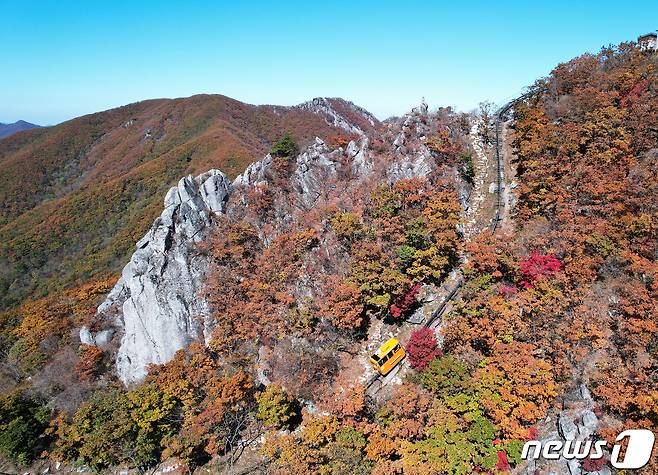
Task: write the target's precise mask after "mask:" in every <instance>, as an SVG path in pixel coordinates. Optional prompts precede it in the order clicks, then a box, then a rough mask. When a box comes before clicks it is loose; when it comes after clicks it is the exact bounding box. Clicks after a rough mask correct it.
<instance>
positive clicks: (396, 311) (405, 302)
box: [390, 283, 420, 318]
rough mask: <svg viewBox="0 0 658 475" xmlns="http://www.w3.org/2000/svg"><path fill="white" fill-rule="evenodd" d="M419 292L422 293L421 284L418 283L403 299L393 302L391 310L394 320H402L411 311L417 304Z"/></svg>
mask: <svg viewBox="0 0 658 475" xmlns="http://www.w3.org/2000/svg"><path fill="white" fill-rule="evenodd" d="M418 292H420V284H419V283H416V284H414V285H413V286H412V287H411V288H410V289H409V290H407V291H406V292H405V293H404V295H402V297H400V298H399V299H397V300H396V301H395V302H393V305H391V309H390V310H391V315H392V316H393V318H401V317H402V316H404V315H406V314H407V313H408V312H409V310H411V308H412V307H413V306H414V304H415V303H416V297H417V296H418Z"/></svg>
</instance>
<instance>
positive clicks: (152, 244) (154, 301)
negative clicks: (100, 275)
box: [80, 170, 230, 384]
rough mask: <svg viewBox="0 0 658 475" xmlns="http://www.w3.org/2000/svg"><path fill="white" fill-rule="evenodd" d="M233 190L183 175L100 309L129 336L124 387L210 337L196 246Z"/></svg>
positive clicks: (120, 358) (121, 353)
mask: <svg viewBox="0 0 658 475" xmlns="http://www.w3.org/2000/svg"><path fill="white" fill-rule="evenodd" d="M229 191H230V182H229V181H228V179H227V178H226V176H225V175H224V174H223V173H222V172H220V171H218V170H211V171H209V172H207V173H204V174H202V175H199V176H198V177H196V178H193V177H192V176H187V177H185V178H182V179H181V180H180V181H179V182H178V185H177V186H175V187H173V188H171V189H170V190H169V192H168V193H167V195H166V197H165V200H164V205H165V208H164V211H163V212H162V214H161V215H160V217H158V218H157V219H156V220H155V222H154V223H153V226H152V227H151V229H150V230H149V231H148V232H147V233H146V235H145V236H144V237H143V238H142V239H140V240H139V241H138V242H137V250H136V251H135V253H134V254H133V256H132V258H131V259H130V262H129V263H128V264H127V265H126V266H125V267H124V269H123V272H122V274H121V278H120V279H119V281H118V282H117V284H116V285H115V287H114V288H113V289H112V291H111V292H110V294H109V295H108V297H107V299H106V300H105V302H103V303H102V304H101V305H100V306H99V308H98V311H99V312H107V313H109V312H111V311H112V310H113V309H114V310H115V311H116V314H115V315H114V316H113V318H114V322H115V325H116V326H117V327H119V329H120V330H122V334H123V336H122V339H121V344H120V347H119V350H118V353H117V360H116V366H117V373H118V375H119V378H120V379H121V380H122V381H123V382H124V383H125V384H133V383H137V382H140V381H141V380H143V379H144V377H145V376H146V367H147V366H148V365H149V364H153V363H165V362H167V361H169V360H170V359H171V358H172V357H173V356H174V354H175V353H176V351H178V350H179V349H181V348H184V347H185V346H187V345H189V344H190V343H191V342H192V341H194V340H197V339H199V338H204V339H205V340H206V341H207V340H208V338H209V337H210V331H211V330H212V322H211V321H210V318H209V312H208V308H207V305H206V303H205V302H204V301H203V300H202V299H199V298H198V293H199V290H200V289H201V285H202V277H203V275H204V274H205V272H206V269H207V264H208V263H207V258H206V257H205V256H203V255H202V254H199V253H197V252H196V251H195V247H194V243H196V242H199V241H200V240H201V239H203V237H204V236H205V231H206V229H207V228H208V226H209V225H210V224H211V221H212V215H213V214H216V213H221V212H222V211H223V210H224V206H225V202H226V199H227V198H228V195H229ZM108 337H111V335H108V334H104V333H103V332H100V333H98V334H96V335H93V334H92V333H91V332H90V331H89V330H88V329H87V328H84V327H83V328H82V329H81V330H80V340H81V341H83V342H84V343H87V344H97V345H99V346H104V345H106V344H107V343H108Z"/></svg>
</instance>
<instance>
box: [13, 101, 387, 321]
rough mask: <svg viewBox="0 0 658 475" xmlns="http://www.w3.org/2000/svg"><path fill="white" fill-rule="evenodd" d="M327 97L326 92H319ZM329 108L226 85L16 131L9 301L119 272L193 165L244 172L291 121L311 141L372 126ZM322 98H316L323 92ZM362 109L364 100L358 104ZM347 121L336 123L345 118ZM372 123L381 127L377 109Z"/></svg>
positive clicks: (293, 130) (347, 107)
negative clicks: (263, 100)
mask: <svg viewBox="0 0 658 475" xmlns="http://www.w3.org/2000/svg"><path fill="white" fill-rule="evenodd" d="M318 101H319V100H318ZM322 101H324V102H326V104H328V106H327V107H326V109H327V110H319V109H318V108H315V109H314V108H312V107H308V104H309V103H307V104H304V107H302V106H298V107H279V106H252V105H249V104H244V103H241V102H239V101H236V100H233V99H229V98H227V97H224V96H219V95H215V96H209V95H200V96H194V97H190V98H186V99H173V100H164V99H163V100H151V101H144V102H140V103H136V104H131V105H128V106H125V107H120V108H117V109H112V110H109V111H106V112H100V113H97V114H91V115H88V116H84V117H80V118H78V119H73V120H71V121H68V122H65V123H63V124H60V125H57V126H54V127H46V128H42V129H38V130H33V131H30V132H28V133H24V134H18V135H14V136H11V137H8V138H5V139H4V140H2V141H1V146H0V167H2V174H1V175H0V240H1V242H2V244H1V245H0V289H1V291H2V298H1V299H0V308H7V307H8V306H12V305H16V304H18V303H20V302H21V301H22V300H23V299H24V298H25V297H26V296H32V297H38V296H43V295H45V294H47V293H49V292H50V291H52V290H61V289H63V288H66V287H70V286H71V285H74V284H79V283H81V282H84V281H85V280H87V279H89V278H90V277H91V276H94V275H102V274H103V273H107V272H116V271H118V270H119V269H120V267H121V266H122V265H123V263H124V262H125V261H126V258H127V256H129V254H130V249H131V248H132V246H133V243H134V242H135V241H136V240H137V239H139V237H140V236H141V235H142V234H143V233H144V232H145V231H146V229H148V226H149V225H150V224H151V222H152V221H153V219H154V218H155V217H156V216H157V214H158V213H159V209H160V206H161V198H160V195H161V194H162V193H164V192H165V191H166V190H167V189H168V187H169V186H171V185H172V184H174V183H176V182H177V181H178V180H179V179H180V177H181V176H184V175H186V174H188V173H192V174H198V173H202V172H204V171H206V170H208V169H210V168H221V169H222V170H223V171H225V172H226V173H227V174H229V176H235V175H237V174H238V173H240V172H241V171H242V170H243V169H244V167H245V166H246V165H248V164H249V163H250V162H251V161H253V160H254V157H257V156H259V155H262V154H263V153H264V152H266V151H267V150H268V149H269V147H271V145H272V144H273V143H274V141H275V140H276V139H277V138H278V137H279V136H280V135H281V133H282V131H287V132H289V133H290V134H291V135H292V136H293V137H294V138H295V139H296V140H298V141H300V143H302V144H304V143H307V142H309V141H310V140H312V139H313V138H314V137H315V136H316V135H322V136H326V137H328V140H338V139H339V138H340V137H341V136H343V139H344V138H346V137H350V136H351V134H353V133H355V131H358V130H360V129H359V128H358V126H354V127H352V128H349V130H346V128H345V126H346V125H348V124H349V122H348V120H347V119H343V122H344V123H342V124H341V123H340V122H339V121H337V120H336V117H342V116H341V115H340V113H334V115H333V116H331V117H329V116H328V112H327V111H329V112H334V111H333V109H332V106H335V107H342V109H341V110H342V112H343V113H347V112H346V111H352V114H353V116H352V119H354V118H355V117H356V116H358V115H359V114H361V112H360V111H359V109H357V108H356V106H354V105H353V104H351V103H348V102H346V101H342V100H340V99H322ZM311 103H312V102H311ZM354 111H356V112H354ZM334 122H336V125H334ZM359 126H360V127H363V128H365V129H368V128H372V129H374V128H376V127H377V126H378V122H377V120H376V119H374V118H373V117H372V116H371V115H367V116H364V118H362V120H361V122H360V124H359Z"/></svg>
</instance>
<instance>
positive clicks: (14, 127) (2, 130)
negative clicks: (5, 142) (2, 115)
mask: <svg viewBox="0 0 658 475" xmlns="http://www.w3.org/2000/svg"><path fill="white" fill-rule="evenodd" d="M37 127H41V126H40V125H36V124H31V123H29V122H25V121H24V120H19V121H16V122H14V123H13V124H3V123H0V139H2V138H4V137H9V136H10V135H13V134H15V133H16V132H20V131H21V130H28V129H36V128H37Z"/></svg>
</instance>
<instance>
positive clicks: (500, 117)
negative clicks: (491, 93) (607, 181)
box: [365, 91, 536, 396]
mask: <svg viewBox="0 0 658 475" xmlns="http://www.w3.org/2000/svg"><path fill="white" fill-rule="evenodd" d="M533 94H536V92H535V91H530V92H527V93H525V94H523V95H521V96H519V97H517V98H516V99H513V100H511V101H509V102H508V103H506V104H505V105H503V106H502V107H501V108H500V109H498V111H496V114H495V115H494V128H495V132H496V135H495V151H494V153H495V156H496V206H495V208H496V210H495V213H494V216H493V219H492V222H491V232H493V233H494V234H495V233H496V232H497V231H498V230H499V229H500V224H501V222H502V219H503V217H502V213H501V209H502V207H503V196H502V193H501V189H502V186H503V183H504V182H505V176H504V173H505V171H504V170H505V168H504V163H503V160H504V157H503V123H504V122H505V115H506V114H507V113H508V112H509V111H510V109H511V108H512V107H514V104H516V103H517V102H519V101H522V100H525V99H527V98H528V97H530V96H532V95H533ZM462 285H463V279H462V277H461V276H460V277H458V279H457V282H456V283H455V286H454V287H453V288H452V290H451V291H450V292H449V293H448V294H447V295H446V297H445V298H444V300H443V302H441V304H440V305H439V306H438V307H437V308H436V310H434V312H432V315H431V316H430V318H428V319H427V320H426V321H425V322H424V323H423V327H428V328H432V327H433V326H434V324H435V322H437V321H438V320H439V319H440V318H441V317H442V316H443V314H444V313H445V311H446V309H447V308H448V305H449V303H450V302H451V301H452V300H454V299H455V298H456V297H458V295H459V291H460V290H461V287H462ZM404 364H405V363H404V361H402V362H400V364H398V365H397V366H396V367H395V368H394V369H393V370H392V371H391V372H390V373H389V374H387V375H386V376H382V375H374V376H372V377H371V378H370V379H369V380H368V382H367V383H366V386H365V388H366V393H367V394H368V395H369V396H374V395H375V394H377V393H378V392H379V390H380V389H381V388H382V387H384V386H385V385H386V384H387V383H388V382H389V381H390V380H392V379H393V378H394V377H395V375H396V374H397V372H398V371H400V369H401V368H402V366H404Z"/></svg>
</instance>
